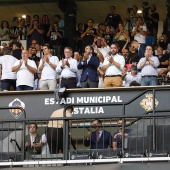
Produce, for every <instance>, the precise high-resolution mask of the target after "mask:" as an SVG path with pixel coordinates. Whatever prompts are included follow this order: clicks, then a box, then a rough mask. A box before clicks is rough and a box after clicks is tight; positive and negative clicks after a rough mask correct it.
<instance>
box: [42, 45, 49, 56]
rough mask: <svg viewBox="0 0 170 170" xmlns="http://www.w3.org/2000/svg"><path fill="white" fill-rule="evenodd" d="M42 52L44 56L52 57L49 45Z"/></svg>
mask: <svg viewBox="0 0 170 170" xmlns="http://www.w3.org/2000/svg"><path fill="white" fill-rule="evenodd" d="M42 50H43V53H44V55H50V54H51V50H50V47H49V46H48V45H44V46H43V48H42Z"/></svg>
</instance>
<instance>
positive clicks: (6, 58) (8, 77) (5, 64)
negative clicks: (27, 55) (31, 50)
mask: <svg viewBox="0 0 170 170" xmlns="http://www.w3.org/2000/svg"><path fill="white" fill-rule="evenodd" d="M11 53H12V48H9V47H6V48H4V54H5V55H3V56H1V57H0V65H2V76H1V89H2V91H10V87H11V86H12V87H13V89H14V90H16V78H17V77H16V73H14V72H12V67H13V65H14V63H15V62H16V61H17V59H16V58H15V57H13V56H12V55H11Z"/></svg>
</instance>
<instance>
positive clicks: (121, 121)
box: [118, 118, 126, 125]
mask: <svg viewBox="0 0 170 170" xmlns="http://www.w3.org/2000/svg"><path fill="white" fill-rule="evenodd" d="M122 124H123V119H122V118H120V119H118V125H122ZM124 124H126V120H125V119H124Z"/></svg>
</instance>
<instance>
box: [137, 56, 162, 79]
mask: <svg viewBox="0 0 170 170" xmlns="http://www.w3.org/2000/svg"><path fill="white" fill-rule="evenodd" d="M145 60H146V58H145V57H143V58H141V59H140V60H139V62H138V64H137V68H138V69H141V74H142V76H149V75H152V76H158V72H157V69H156V68H157V67H158V66H159V64H160V63H159V60H158V58H157V57H155V56H151V57H150V60H152V61H154V67H153V66H152V65H150V63H149V61H147V62H146V64H145V65H144V67H143V68H141V63H142V62H144V61H145Z"/></svg>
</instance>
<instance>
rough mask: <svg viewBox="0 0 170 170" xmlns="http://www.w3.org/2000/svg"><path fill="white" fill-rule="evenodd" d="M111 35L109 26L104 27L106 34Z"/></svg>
mask: <svg viewBox="0 0 170 170" xmlns="http://www.w3.org/2000/svg"><path fill="white" fill-rule="evenodd" d="M110 33H111V26H110V25H107V26H106V34H110Z"/></svg>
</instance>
